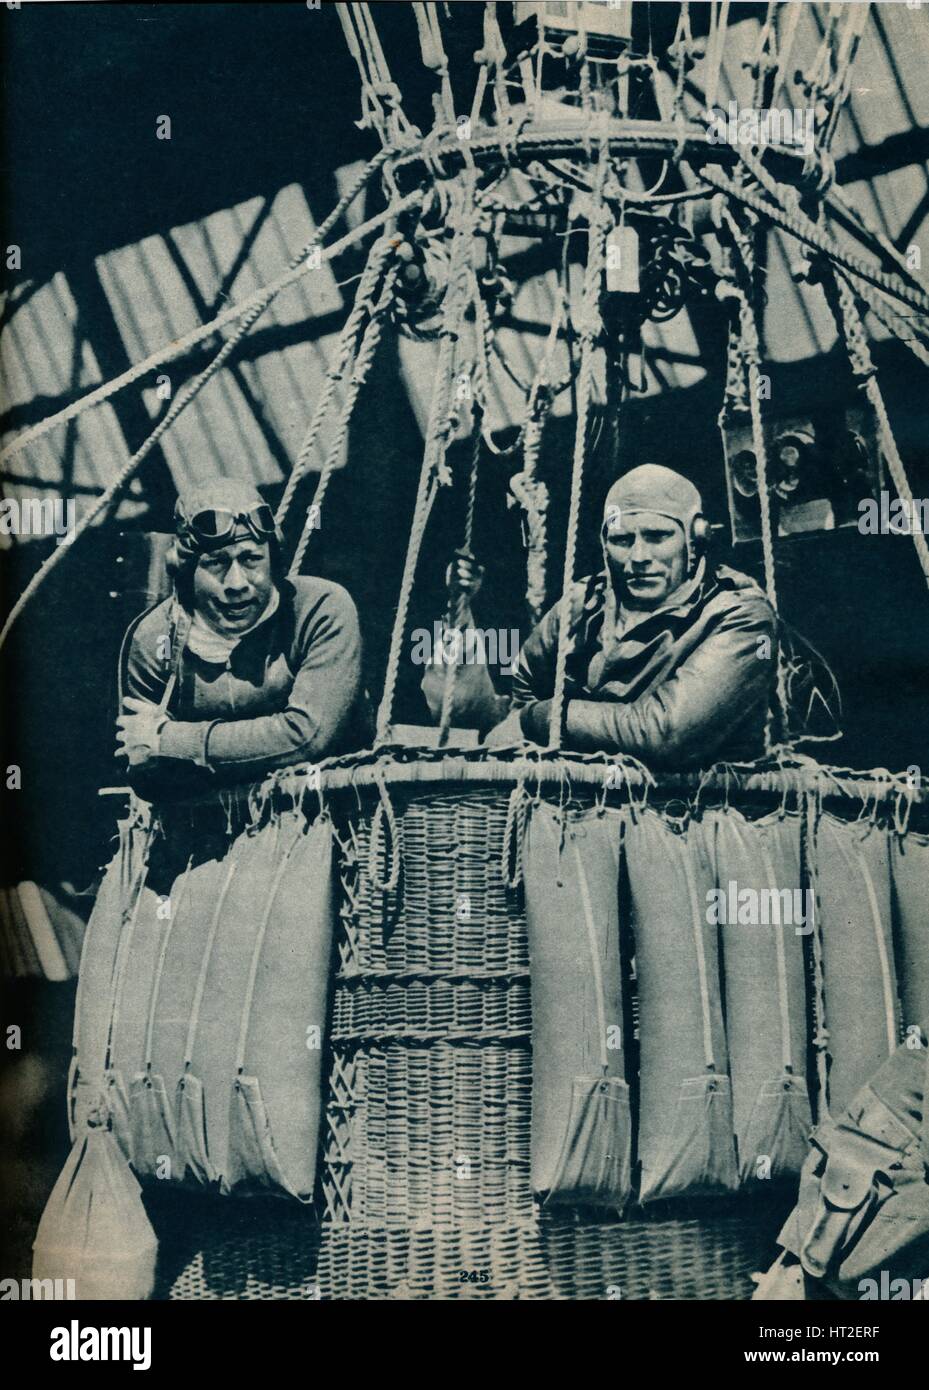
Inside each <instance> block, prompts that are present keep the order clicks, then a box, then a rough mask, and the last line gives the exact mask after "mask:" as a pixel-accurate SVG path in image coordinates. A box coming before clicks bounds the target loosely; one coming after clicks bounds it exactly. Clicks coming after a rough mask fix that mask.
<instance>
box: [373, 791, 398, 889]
mask: <svg viewBox="0 0 929 1390" xmlns="http://www.w3.org/2000/svg"><path fill="white" fill-rule="evenodd" d="M374 780H375V782H376V784H377V794H378V803H377V806H376V807H375V809H374V815H373V816H372V817H371V834H370V839H369V840H368V868H367V872H368V878H369V880H370V882H371V884H372V885H373V887H374V888H375V889H376V890H377V892H379V893H392V892H393V890H394V889H395V888H396V886H397V884H398V883H399V881H400V832H399V830H398V828H397V817H396V816H395V814H394V808H393V805H392V804H391V800H390V793H389V792H388V790H387V783H386V781H385V780H384V769H383V768H382V767H375V769H374ZM385 820H386V822H387V829H388V831H389V832H390V841H389V845H388V846H387V847H385V850H384V854H385V858H386V861H387V864H388V866H389V871H388V873H387V875H386V877H385V878H381V876H380V873H379V871H378V862H377V861H378V859H379V858H380V850H381V840H382V837H383V834H384V830H383V827H384V821H385Z"/></svg>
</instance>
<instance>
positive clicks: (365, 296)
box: [275, 237, 396, 526]
mask: <svg viewBox="0 0 929 1390" xmlns="http://www.w3.org/2000/svg"><path fill="white" fill-rule="evenodd" d="M395 249H396V248H395V246H394V245H393V243H392V241H391V239H390V238H389V237H381V238H380V239H379V240H378V241H376V242H375V243H374V245H373V246H372V247H371V250H370V253H369V255H368V260H367V263H366V265H365V268H364V270H363V272H362V275H361V280H360V281H359V284H358V291H357V293H356V295H355V302H354V304H353V305H352V311H351V313H350V314H349V316H348V318H347V320H346V322H345V326H344V328H343V329H342V332H341V334H340V336H339V342H338V344H337V346H336V351H335V360H334V363H333V366H332V367H331V368H330V370H329V371H328V372H327V373H326V380H325V384H324V385H323V389H322V392H321V393H320V396H319V399H318V401H317V402H316V409H315V410H314V411H313V417H312V419H311V421H310V424H309V427H308V429H307V432H306V434H305V436H304V438H303V442H302V444H301V445H300V449H299V452H298V454H297V457H296V459H295V461H294V466H293V468H292V469H291V470H290V476H289V478H288V479H287V486H286V487H285V489H284V494H283V496H282V497H281V500H280V504H279V505H278V509H277V514H276V516H275V521H276V522H277V524H278V526H283V524H284V522H285V521H286V519H287V513H288V512H289V511H290V506H291V503H292V502H293V500H294V495H295V493H296V491H297V487H298V485H299V483H300V481H301V479H302V478H303V475H304V473H305V472H306V470H307V468H308V466H309V461H310V458H311V456H312V452H313V447H314V445H315V443H316V436H317V435H318V433H319V430H320V427H321V426H322V423H323V420H324V419H325V416H326V413H327V411H328V409H329V402H330V401H331V399H332V393H333V391H334V390H335V384H336V382H337V381H339V380H340V379H341V377H342V375H343V374H344V372H345V370H346V368H347V367H348V364H349V361H350V360H351V359H353V358H354V357H355V354H356V352H357V350H358V338H359V335H360V333H361V325H362V323H363V322H364V320H365V317H366V316H367V315H368V314H370V313H371V312H372V310H373V307H374V305H373V300H374V294H375V292H376V290H377V286H378V282H379V280H380V278H381V274H382V272H383V269H384V265H385V264H386V262H387V260H388V259H389V257H390V256H391V255H392V254H393V252H394V251H395ZM320 481H321V479H320Z"/></svg>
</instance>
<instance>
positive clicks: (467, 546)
mask: <svg viewBox="0 0 929 1390" xmlns="http://www.w3.org/2000/svg"><path fill="white" fill-rule="evenodd" d="M483 413H484V412H483V410H482V408H481V405H480V403H479V402H478V401H475V402H474V418H473V421H472V439H471V467H470V470H469V474H468V498H467V502H466V504H465V524H464V537H463V541H462V547H461V548H462V552H463V554H465V555H467V556H468V557H469V559H470V558H473V544H474V513H475V504H476V502H477V470H478V463H479V462H480V457H481V417H482V416H483ZM465 605H466V601H465V596H464V594H462V593H459V594H458V596H457V599H456V601H455V606H454V612H450V613H449V619H450V626H451V627H452V629H453V630H454V631H455V632H459V633H460V632H461V629H462V624H463V622H464V611H465ZM461 658H462V660H463V659H464V652H462V653H461ZM459 665H460V662H459V661H453V662H448V663H447V664H446V667H445V684H444V686H443V689H442V711H441V715H440V717H439V747H440V748H444V747H445V745H446V743H447V742H448V735H449V730H450V729H451V726H452V713H453V710H454V704H455V684H456V680H457V677H458V667H459Z"/></svg>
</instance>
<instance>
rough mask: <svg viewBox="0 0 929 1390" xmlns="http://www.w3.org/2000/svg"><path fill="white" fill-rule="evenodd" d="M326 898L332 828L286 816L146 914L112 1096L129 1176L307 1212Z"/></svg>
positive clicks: (204, 861)
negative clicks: (253, 1189)
mask: <svg viewBox="0 0 929 1390" xmlns="http://www.w3.org/2000/svg"><path fill="white" fill-rule="evenodd" d="M152 881H153V875H152V874H151V873H150V875H149V884H151V882H152ZM332 899H333V889H332V834H331V826H330V823H329V822H328V820H327V819H320V820H319V821H318V822H316V824H314V825H312V826H308V825H307V823H306V820H305V817H304V816H303V814H302V813H300V812H297V811H292V812H288V813H285V814H281V815H276V816H275V817H274V818H273V819H271V820H270V821H268V822H267V823H265V824H264V825H261V826H260V827H251V828H250V829H249V830H247V831H245V832H243V833H242V834H241V835H239V836H237V837H236V838H235V839H234V840H233V841H232V843H231V844H230V845H229V846H228V849H227V850H226V852H225V853H224V854H223V855H222V856H221V857H206V858H201V859H199V860H195V857H194V856H191V857H190V858H189V859H188V862H187V863H186V864H185V865H184V867H183V869H182V870H181V872H180V873H179V874H178V875H177V877H176V878H175V880H174V883H173V886H172V887H171V890H170V892H169V893H168V894H166V895H165V894H159V895H154V894H153V895H152V898H151V900H150V901H147V902H146V903H145V904H144V906H143V908H142V910H141V911H140V912H139V914H138V915H137V918H136V923H135V929H134V933H133V938H134V939H133V943H132V946H131V950H130V952H129V955H128V957H127V958H128V960H129V962H130V968H129V969H127V970H126V971H124V972H122V975H121V980H120V987H119V989H118V990H117V991H116V992H115V999H114V1024H113V1029H112V1045H111V1078H110V1079H111V1085H110V1088H109V1094H110V1096H111V1098H114V1097H116V1098H122V1097H123V1096H127V1097H128V1109H127V1114H126V1118H125V1120H123V1119H122V1118H120V1119H118V1120H116V1119H114V1129H115V1130H116V1132H117V1135H118V1137H120V1138H121V1140H122V1142H123V1143H124V1147H125V1148H126V1151H127V1153H128V1154H129V1155H130V1157H131V1159H132V1163H133V1166H134V1167H135V1169H136V1171H137V1172H138V1173H140V1174H142V1175H149V1176H154V1177H158V1178H161V1179H164V1178H166V1177H168V1178H172V1179H174V1180H176V1181H188V1182H193V1183H195V1184H202V1185H210V1184H218V1185H219V1186H220V1188H221V1189H222V1190H223V1191H225V1192H229V1191H231V1190H233V1189H236V1188H239V1187H243V1186H248V1185H259V1186H268V1187H272V1188H275V1189H277V1190H281V1189H283V1190H284V1191H286V1192H289V1193H291V1194H292V1195H295V1196H299V1197H300V1198H301V1200H305V1201H309V1200H311V1198H312V1192H313V1186H314V1181H315V1171H316V1153H317V1148H318V1139H319V1123H320V1106H321V1095H320V1091H321V1081H322V1078H321V1055H322V1051H321V1049H322V1040H323V1036H324V1029H325V1022H326V1006H327V991H328V977H329V961H330V951H331V937H332V927H333V900H332ZM120 1103H121V1102H120ZM124 1128H125V1135H124V1132H123V1131H124Z"/></svg>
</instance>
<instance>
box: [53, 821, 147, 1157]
mask: <svg viewBox="0 0 929 1390" xmlns="http://www.w3.org/2000/svg"><path fill="white" fill-rule="evenodd" d="M151 837H152V831H151V826H150V824H149V823H148V820H147V818H146V817H145V816H143V815H139V814H136V813H135V812H133V813H132V814H130V816H128V817H127V818H126V819H125V820H123V821H121V822H120V823H119V846H118V848H117V851H116V854H115V855H114V857H113V859H112V860H111V862H110V864H109V865H108V867H107V869H106V872H105V873H104V876H103V880H102V882H101V884H100V887H99V889H98V890H97V897H96V899H95V901H94V907H93V911H92V912H91V914H90V920H89V921H88V923H87V930H86V932H85V935H84V944H83V948H82V951H81V964H80V969H79V971H78V983H77V994H76V997H75V1003H74V1030H73V1047H74V1053H73V1058H72V1061H71V1069H70V1075H69V1079H68V1123H69V1128H70V1133H71V1139H72V1141H74V1140H75V1139H76V1138H77V1137H78V1136H82V1135H83V1133H84V1130H85V1127H86V1123H87V1117H88V1114H89V1113H90V1112H91V1111H92V1110H95V1109H96V1108H97V1106H98V1105H99V1104H100V1102H101V1100H102V1097H103V1094H104V1091H105V1089H106V1068H107V1058H108V1051H109V1043H110V1024H111V1018H112V1003H113V990H114V987H115V982H116V976H117V969H118V963H119V958H120V947H121V945H124V944H125V938H126V929H127V927H128V926H129V924H130V923H131V921H132V919H133V916H134V914H135V913H137V912H138V910H139V909H140V906H141V895H142V894H143V892H144V887H145V877H146V871H147V862H148V853H149V847H150V844H151Z"/></svg>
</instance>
